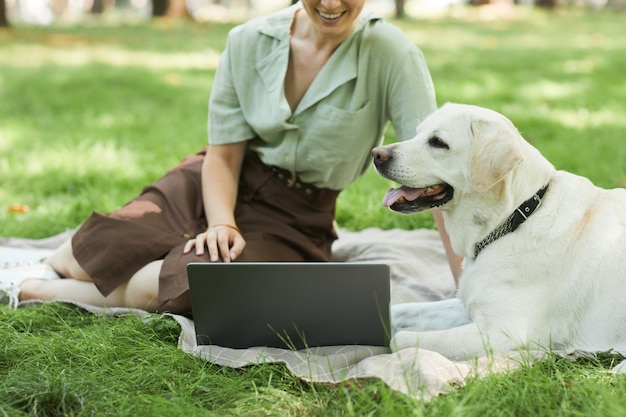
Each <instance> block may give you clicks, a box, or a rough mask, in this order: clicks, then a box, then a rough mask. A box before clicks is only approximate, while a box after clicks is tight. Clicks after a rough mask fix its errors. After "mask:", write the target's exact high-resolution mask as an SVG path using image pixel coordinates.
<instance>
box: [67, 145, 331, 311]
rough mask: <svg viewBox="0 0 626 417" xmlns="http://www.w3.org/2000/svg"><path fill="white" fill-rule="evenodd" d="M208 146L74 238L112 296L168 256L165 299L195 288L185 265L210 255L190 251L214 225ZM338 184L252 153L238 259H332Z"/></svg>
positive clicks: (85, 263) (162, 281)
mask: <svg viewBox="0 0 626 417" xmlns="http://www.w3.org/2000/svg"><path fill="white" fill-rule="evenodd" d="M204 155H205V150H203V151H201V152H199V153H198V154H195V155H191V156H188V157H187V158H185V159H184V160H183V161H182V162H181V163H180V164H179V165H178V166H176V167H175V168H174V169H172V170H170V171H169V172H167V173H166V174H165V176H164V177H163V178H161V179H160V180H158V181H157V182H155V183H154V184H152V185H149V186H147V187H145V188H144V189H143V191H142V193H141V195H139V196H138V197H137V198H135V199H133V200H131V201H130V202H129V203H128V204H126V205H125V206H124V207H122V208H120V209H118V210H116V211H114V212H113V213H111V215H108V216H107V215H103V214H99V213H95V212H94V213H93V214H92V215H91V217H89V218H88V219H87V221H86V222H85V223H83V224H82V225H81V227H80V228H79V229H78V230H77V232H76V234H75V235H74V237H73V238H72V250H73V253H74V257H75V258H76V260H77V261H78V263H79V264H80V265H81V267H82V268H83V269H84V270H85V271H86V272H87V273H88V274H89V276H90V277H91V278H92V280H93V282H94V283H95V285H96V287H97V288H98V290H99V291H100V292H101V293H102V294H103V295H104V296H107V295H108V294H110V293H111V292H112V291H113V290H114V289H115V288H117V287H118V286H119V285H121V284H123V283H125V282H127V281H128V280H129V279H130V278H131V277H132V276H133V274H135V273H136V272H137V271H138V270H139V269H141V268H142V267H144V266H145V265H147V264H148V263H150V262H152V261H155V260H158V259H163V266H162V268H161V273H160V275H159V299H158V301H159V304H160V305H162V304H164V303H165V302H167V301H168V300H172V299H176V298H178V297H179V296H181V295H183V294H184V293H185V292H188V291H189V285H188V282H187V271H186V266H187V264H188V263H189V262H209V259H208V255H207V254H206V253H205V255H203V256H198V255H196V254H195V252H193V251H192V253H189V254H183V247H184V245H185V243H187V241H188V240H189V239H190V238H193V237H195V236H196V235H197V234H199V233H201V232H204V231H205V230H206V228H207V224H206V218H205V216H204V207H203V204H202V187H201V179H200V178H201V175H200V170H201V166H202V161H203V160H204ZM338 195H339V191H335V190H328V189H318V188H315V187H313V186H311V185H309V184H306V183H302V182H300V181H298V180H297V179H293V178H290V177H289V175H288V173H286V172H284V171H282V170H280V169H278V168H272V167H268V166H266V165H264V164H263V163H261V161H260V160H259V158H258V156H257V155H256V154H254V153H252V152H248V153H247V154H246V157H245V159H244V164H243V168H242V172H241V177H240V183H239V192H238V200H237V205H236V208H235V219H236V222H237V226H238V227H239V228H240V229H241V231H242V234H243V237H244V239H245V240H246V247H245V249H244V251H243V253H242V254H241V255H240V256H239V258H238V259H237V261H238V262H263V261H266V262H270V261H274V262H283V261H284V262H290V261H328V260H330V256H331V252H330V251H331V244H332V242H333V241H334V240H335V239H336V238H337V236H336V234H335V231H334V229H333V219H334V214H335V203H336V200H337V196H338Z"/></svg>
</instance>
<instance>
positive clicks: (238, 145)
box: [19, 0, 445, 313]
mask: <svg viewBox="0 0 626 417" xmlns="http://www.w3.org/2000/svg"><path fill="white" fill-rule="evenodd" d="M364 3H365V0H344V1H338V0H303V1H302V2H301V3H298V4H296V5H294V6H291V7H289V8H287V9H284V10H281V11H279V12H277V13H274V14H272V15H270V16H268V17H264V18H257V19H253V20H251V21H249V22H247V23H245V24H243V25H240V26H238V27H236V28H234V29H233V30H232V31H231V33H230V34H229V37H228V41H227V45H226V50H225V52H224V54H223V55H222V58H221V60H220V64H219V67H218V69H217V72H216V77H215V82H214V85H213V88H212V92H211V98H210V102H209V146H208V147H206V148H205V149H203V150H202V151H201V152H200V153H199V154H197V155H193V156H190V157H188V158H187V159H185V160H184V161H183V162H182V163H181V164H180V165H179V166H177V167H176V168H174V169H173V170H171V171H169V172H168V173H167V174H166V175H165V176H164V177H163V178H162V179H160V180H159V181H157V182H156V183H154V184H152V185H150V186H148V187H146V188H145V189H144V191H143V192H142V194H141V195H140V196H139V197H137V198H136V199H134V200H132V201H131V202H130V203H128V204H127V205H126V206H124V207H123V208H121V209H119V210H117V211H115V212H114V213H112V214H111V215H110V216H104V215H101V214H98V213H94V214H93V215H92V216H91V217H90V218H89V219H88V220H87V221H86V222H85V223H84V224H83V225H82V226H81V227H80V228H79V229H78V231H77V232H76V234H75V235H74V237H73V238H72V239H71V241H68V242H66V243H65V244H64V245H62V246H61V247H60V248H59V249H58V250H57V251H56V252H55V253H54V254H53V255H52V256H51V257H50V258H49V259H48V260H47V261H46V262H47V263H48V264H49V265H51V267H52V268H54V270H55V271H56V272H58V273H59V274H60V275H61V276H63V277H66V279H55V280H43V279H26V280H24V281H22V283H21V285H20V286H19V296H20V299H21V300H27V299H44V300H55V299H65V300H74V301H78V302H84V303H89V304H93V305H106V306H128V307H137V308H142V309H145V310H148V311H170V312H174V313H187V312H189V311H190V301H189V291H188V285H187V278H186V269H185V267H186V264H187V263H188V262H192V261H213V262H218V261H222V262H231V261H235V260H236V261H241V262H245V261H328V260H329V259H330V256H331V252H330V248H331V244H332V242H333V240H334V239H336V234H335V232H334V228H333V217H334V211H335V202H336V199H337V196H338V194H339V192H340V190H341V189H343V188H345V187H346V186H347V185H348V184H350V183H351V182H352V181H354V180H355V179H356V178H358V177H359V176H360V175H361V174H363V173H364V172H365V171H366V170H367V168H368V167H369V165H370V161H371V160H370V151H371V149H372V148H373V147H374V146H376V145H378V144H379V143H380V142H381V140H382V134H383V132H384V129H385V127H386V124H387V123H388V122H389V121H391V123H392V125H393V127H394V128H395V131H396V134H397V136H398V138H399V139H401V140H405V139H409V138H411V137H412V136H413V135H414V133H415V127H416V126H417V124H418V123H419V122H420V121H421V120H422V119H423V118H424V117H425V116H426V115H427V114H429V113H430V112H432V111H433V110H434V109H435V108H436V103H435V94H434V89H433V85H432V81H431V78H430V74H429V72H428V69H427V66H426V63H425V62H424V59H423V56H422V54H421V52H420V51H419V50H418V49H417V48H416V47H415V46H414V45H413V44H412V43H411V42H410V40H408V39H407V38H406V37H405V36H404V35H403V34H402V32H401V31H400V30H399V29H397V28H396V27H395V26H393V25H390V24H388V23H386V22H384V21H383V20H382V19H380V18H379V17H377V16H375V15H374V14H372V13H370V12H367V11H364V10H363V6H364ZM444 236H445V235H444Z"/></svg>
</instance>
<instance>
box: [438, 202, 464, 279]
mask: <svg viewBox="0 0 626 417" xmlns="http://www.w3.org/2000/svg"><path fill="white" fill-rule="evenodd" d="M433 217H434V218H435V223H436V224H437V229H439V234H440V235H441V241H442V242H443V247H444V248H445V250H446V255H447V256H448V263H449V264H450V270H452V276H453V277H454V282H455V283H456V285H457V287H458V286H459V277H460V276H461V264H462V262H463V257H462V256H459V255H457V254H456V253H454V251H453V250H452V246H451V245H450V237H449V236H448V232H447V231H446V226H445V224H444V221H443V215H442V214H441V212H440V211H439V210H433Z"/></svg>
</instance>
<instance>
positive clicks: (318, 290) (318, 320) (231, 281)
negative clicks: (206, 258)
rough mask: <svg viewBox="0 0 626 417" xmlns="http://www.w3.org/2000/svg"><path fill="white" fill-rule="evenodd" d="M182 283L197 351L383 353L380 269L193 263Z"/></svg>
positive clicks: (385, 299)
mask: <svg viewBox="0 0 626 417" xmlns="http://www.w3.org/2000/svg"><path fill="white" fill-rule="evenodd" d="M187 275H188V279H189V289H190V295H191V308H192V314H193V321H194V326H195V330H196V339H197V342H198V344H199V345H218V346H223V347H229V348H236V349H244V348H249V347H253V346H267V347H278V348H286V349H292V350H299V349H304V348H313V347H319V346H338V345H369V346H389V340H390V336H389V333H390V313H389V308H390V305H389V304H390V269H389V266H388V265H386V264H380V263H367V262H362V263H361V262H263V263H256V262H233V263H204V262H197V263H190V264H188V265H187Z"/></svg>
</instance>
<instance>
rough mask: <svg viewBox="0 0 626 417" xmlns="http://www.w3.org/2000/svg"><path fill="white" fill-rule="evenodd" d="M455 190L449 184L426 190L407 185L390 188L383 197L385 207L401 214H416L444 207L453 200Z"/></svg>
mask: <svg viewBox="0 0 626 417" xmlns="http://www.w3.org/2000/svg"><path fill="white" fill-rule="evenodd" d="M453 195H454V189H453V188H452V187H451V186H449V185H448V184H436V185H431V186H430V187H425V188H411V187H407V186H405V185H403V186H401V187H399V188H390V189H389V191H387V194H385V196H384V197H383V206H385V207H389V208H390V209H391V210H393V211H398V212H401V213H416V212H418V211H423V210H429V209H432V208H435V207H439V206H442V205H444V204H446V203H447V202H448V201H450V200H451V199H452V196H453Z"/></svg>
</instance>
